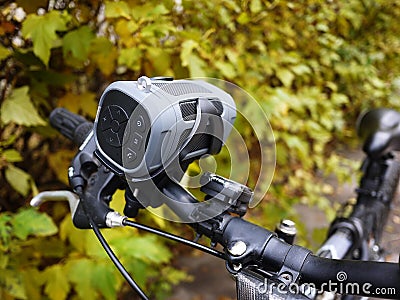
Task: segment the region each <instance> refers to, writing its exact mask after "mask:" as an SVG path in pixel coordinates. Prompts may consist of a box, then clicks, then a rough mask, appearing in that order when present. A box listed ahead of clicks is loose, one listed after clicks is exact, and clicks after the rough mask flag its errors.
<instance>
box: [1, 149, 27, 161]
mask: <svg viewBox="0 0 400 300" xmlns="http://www.w3.org/2000/svg"><path fill="white" fill-rule="evenodd" d="M2 156H3V158H4V159H5V160H6V161H8V162H19V161H22V160H23V159H22V156H21V154H19V152H18V151H17V150H15V149H8V150H4V152H3V154H2Z"/></svg>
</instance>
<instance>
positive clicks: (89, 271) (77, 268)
mask: <svg viewBox="0 0 400 300" xmlns="http://www.w3.org/2000/svg"><path fill="white" fill-rule="evenodd" d="M94 266H95V264H94V262H93V261H91V260H90V259H87V258H81V259H75V260H71V261H69V262H68V264H67V265H66V269H67V270H68V271H67V274H66V275H67V276H68V279H69V281H70V282H72V283H74V286H75V291H76V292H77V294H78V296H79V297H80V298H81V299H92V298H94V295H93V294H94V292H95V291H94V288H93V286H92V281H94V280H93V276H94V274H93V268H94Z"/></svg>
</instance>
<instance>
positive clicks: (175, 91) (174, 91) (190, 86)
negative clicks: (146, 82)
mask: <svg viewBox="0 0 400 300" xmlns="http://www.w3.org/2000/svg"><path fill="white" fill-rule="evenodd" d="M153 84H154V85H155V86H156V87H159V88H160V89H162V90H163V91H164V92H166V93H168V94H170V95H173V96H181V95H186V94H193V93H211V92H210V91H209V90H207V89H206V88H204V87H202V86H201V85H197V84H195V83H190V82H180V83H166V82H154V83H153Z"/></svg>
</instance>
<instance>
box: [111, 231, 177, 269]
mask: <svg viewBox="0 0 400 300" xmlns="http://www.w3.org/2000/svg"><path fill="white" fill-rule="evenodd" d="M111 243H112V244H113V246H115V247H117V248H118V250H119V252H120V253H121V255H123V256H130V257H133V258H137V259H141V260H143V261H145V262H153V263H166V262H168V261H169V260H170V259H171V256H172V255H171V252H170V251H169V249H168V248H167V247H166V246H165V245H163V244H161V242H160V241H159V240H157V237H155V236H152V235H145V236H134V237H131V238H129V239H127V238H126V237H125V238H122V239H116V240H113V241H112V242H111Z"/></svg>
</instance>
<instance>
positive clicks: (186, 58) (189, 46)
mask: <svg viewBox="0 0 400 300" xmlns="http://www.w3.org/2000/svg"><path fill="white" fill-rule="evenodd" d="M197 47H199V43H197V42H196V41H194V40H186V41H184V42H183V43H182V50H181V56H180V57H181V61H182V66H183V67H187V66H188V65H189V63H190V58H191V54H192V52H193V49H195V48H197Z"/></svg>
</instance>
